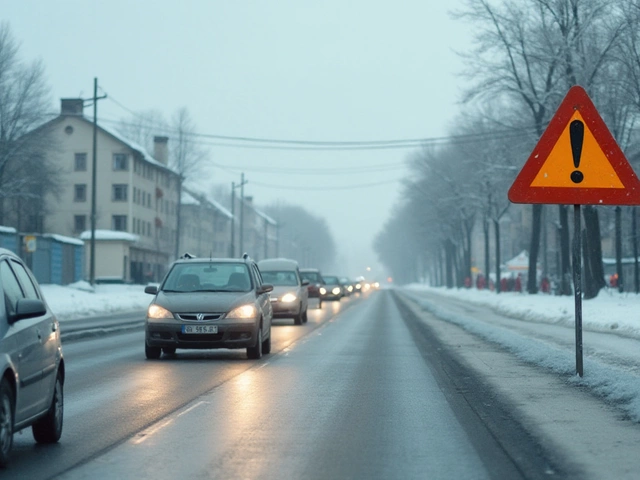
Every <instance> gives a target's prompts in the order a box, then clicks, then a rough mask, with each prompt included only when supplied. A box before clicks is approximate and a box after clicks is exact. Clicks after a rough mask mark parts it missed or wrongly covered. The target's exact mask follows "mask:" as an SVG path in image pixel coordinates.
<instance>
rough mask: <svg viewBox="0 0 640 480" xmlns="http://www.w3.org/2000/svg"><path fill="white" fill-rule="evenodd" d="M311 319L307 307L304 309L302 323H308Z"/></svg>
mask: <svg viewBox="0 0 640 480" xmlns="http://www.w3.org/2000/svg"><path fill="white" fill-rule="evenodd" d="M308 321H309V316H308V315H307V309H306V308H305V309H304V312H302V323H307V322H308Z"/></svg>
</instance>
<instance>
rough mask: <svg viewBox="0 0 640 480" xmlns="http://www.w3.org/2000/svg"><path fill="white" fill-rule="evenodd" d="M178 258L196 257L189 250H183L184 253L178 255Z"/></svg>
mask: <svg viewBox="0 0 640 480" xmlns="http://www.w3.org/2000/svg"><path fill="white" fill-rule="evenodd" d="M180 258H196V256H195V255H192V254H190V253H189V252H185V254H184V255H182V257H180Z"/></svg>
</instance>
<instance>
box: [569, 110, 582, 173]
mask: <svg viewBox="0 0 640 480" xmlns="http://www.w3.org/2000/svg"><path fill="white" fill-rule="evenodd" d="M569 137H570V138H571V153H572V154H573V166H574V167H576V170H574V171H573V172H571V181H572V182H573V183H580V182H582V180H584V175H583V174H582V172H581V171H580V170H577V169H578V168H580V156H581V155H582V142H583V141H584V123H582V122H581V121H580V120H574V121H573V122H571V124H570V125H569Z"/></svg>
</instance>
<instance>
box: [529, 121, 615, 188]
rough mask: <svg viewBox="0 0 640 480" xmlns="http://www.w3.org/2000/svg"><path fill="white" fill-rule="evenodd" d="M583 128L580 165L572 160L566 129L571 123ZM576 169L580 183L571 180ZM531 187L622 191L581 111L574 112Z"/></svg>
mask: <svg viewBox="0 0 640 480" xmlns="http://www.w3.org/2000/svg"><path fill="white" fill-rule="evenodd" d="M575 120H577V121H579V122H581V123H583V125H584V137H583V144H582V155H580V160H579V165H578V166H576V165H574V162H573V160H572V147H571V134H570V131H569V126H570V125H571V123H572V122H573V121H575ZM575 170H579V171H580V172H582V175H583V179H582V180H581V181H580V182H579V183H575V182H573V181H572V180H571V173H572V172H574V171H575ZM531 186H532V187H569V188H625V187H624V185H623V184H622V182H621V181H620V178H619V177H618V175H617V174H616V172H615V170H614V169H613V167H612V166H611V163H610V162H609V160H608V159H607V157H606V156H605V155H604V153H603V151H602V149H601V148H600V145H598V142H597V141H596V139H595V138H594V136H593V133H591V130H589V127H588V126H587V125H586V123H585V121H584V119H583V118H582V115H580V112H579V111H577V110H576V112H575V113H574V114H573V116H572V117H571V120H570V121H569V122H568V123H567V126H566V127H565V129H564V131H563V132H562V134H561V135H560V138H558V141H557V142H556V145H555V146H554V147H553V149H552V150H551V153H550V154H549V156H548V157H547V160H546V161H545V162H544V163H543V164H542V168H541V169H540V171H539V172H538V174H537V175H536V177H535V178H534V179H533V182H532V183H531Z"/></svg>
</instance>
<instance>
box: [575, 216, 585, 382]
mask: <svg viewBox="0 0 640 480" xmlns="http://www.w3.org/2000/svg"><path fill="white" fill-rule="evenodd" d="M581 231H582V226H581V222H580V205H574V206H573V286H574V296H575V304H576V373H577V374H578V375H579V376H581V377H582V374H583V372H584V369H583V367H582V233H581Z"/></svg>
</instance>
